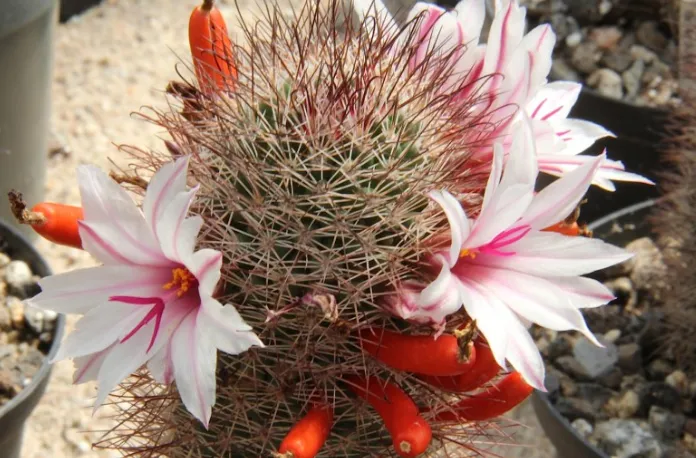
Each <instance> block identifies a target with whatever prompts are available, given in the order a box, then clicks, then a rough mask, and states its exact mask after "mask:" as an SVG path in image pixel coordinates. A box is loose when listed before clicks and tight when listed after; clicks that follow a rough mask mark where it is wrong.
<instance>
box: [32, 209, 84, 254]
mask: <svg viewBox="0 0 696 458" xmlns="http://www.w3.org/2000/svg"><path fill="white" fill-rule="evenodd" d="M31 211H32V212H34V213H39V214H41V215H43V216H44V217H45V219H46V220H45V221H44V222H42V223H35V224H32V225H31V227H32V229H34V231H36V233H37V234H39V235H40V236H41V237H43V238H45V239H46V240H49V241H51V242H53V243H57V244H58V245H65V246H69V247H73V248H82V239H81V238H80V231H79V229H78V228H79V225H78V221H80V220H82V219H83V218H84V213H83V211H82V207H75V206H72V205H64V204H57V203H52V202H41V203H38V204H36V205H34V207H33V208H32V209H31Z"/></svg>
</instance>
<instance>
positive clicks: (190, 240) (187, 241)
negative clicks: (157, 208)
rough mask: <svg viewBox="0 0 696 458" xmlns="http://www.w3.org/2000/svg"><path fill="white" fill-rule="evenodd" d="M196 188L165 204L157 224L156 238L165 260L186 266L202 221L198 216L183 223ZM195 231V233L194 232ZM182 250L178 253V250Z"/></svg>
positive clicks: (178, 195)
mask: <svg viewBox="0 0 696 458" xmlns="http://www.w3.org/2000/svg"><path fill="white" fill-rule="evenodd" d="M197 191H198V188H197V187H196V188H193V189H191V190H190V191H188V192H181V193H179V194H177V195H175V196H174V197H173V198H172V200H171V201H170V202H169V203H167V204H166V207H165V209H164V210H163V211H162V212H161V214H160V216H159V219H158V224H157V238H158V240H159V242H160V246H161V248H162V252H163V253H164V255H165V256H167V258H169V259H171V260H175V261H177V262H181V263H182V264H186V262H187V261H188V260H190V258H191V256H193V249H194V247H195V245H196V238H197V237H198V231H199V230H200V227H201V225H202V224H203V220H202V219H201V217H200V216H197V217H194V219H193V220H189V221H191V222H189V223H185V221H186V215H187V214H188V210H189V207H190V206H191V202H193V199H194V198H195V196H196V192H197ZM194 231H195V232H194ZM180 248H181V249H182V251H180V250H179V249H180Z"/></svg>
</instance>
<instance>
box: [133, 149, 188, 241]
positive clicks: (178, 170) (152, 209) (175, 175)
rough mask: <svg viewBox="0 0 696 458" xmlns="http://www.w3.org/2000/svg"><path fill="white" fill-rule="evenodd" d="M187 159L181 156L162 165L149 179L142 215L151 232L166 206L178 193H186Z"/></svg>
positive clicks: (155, 229) (155, 227)
mask: <svg viewBox="0 0 696 458" xmlns="http://www.w3.org/2000/svg"><path fill="white" fill-rule="evenodd" d="M188 164H189V157H188V156H182V157H180V158H179V159H177V160H176V161H174V162H169V163H167V164H165V165H163V166H162V167H161V168H160V169H159V170H158V171H157V172H156V173H155V174H154V175H153V176H152V179H150V183H149V184H148V186H147V192H146V193H145V199H144V200H143V213H144V214H145V219H146V221H147V224H148V225H149V226H150V227H151V228H152V230H153V232H155V233H156V231H157V222H158V221H159V219H160V218H161V217H162V214H163V213H164V210H165V208H166V207H167V205H168V204H169V203H170V202H171V201H172V200H173V199H174V197H176V196H177V195H178V194H179V193H181V192H185V191H186V173H187V171H188Z"/></svg>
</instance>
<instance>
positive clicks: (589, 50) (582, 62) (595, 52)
mask: <svg viewBox="0 0 696 458" xmlns="http://www.w3.org/2000/svg"><path fill="white" fill-rule="evenodd" d="M601 57H602V52H601V51H600V50H599V48H598V47H597V45H596V44H595V43H593V42H591V41H585V42H583V43H580V44H578V46H576V47H575V49H573V53H572V54H571V56H570V63H571V64H572V65H573V67H575V68H576V69H577V70H579V71H581V72H582V73H593V72H595V71H601V70H597V63H598V62H599V60H600V59H601ZM591 77H592V76H590V78H591ZM587 84H590V85H591V86H594V85H592V84H591V83H590V82H589V78H588V83H587Z"/></svg>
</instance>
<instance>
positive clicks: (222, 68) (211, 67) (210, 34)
mask: <svg viewBox="0 0 696 458" xmlns="http://www.w3.org/2000/svg"><path fill="white" fill-rule="evenodd" d="M189 45H190V47H191V55H192V56H193V64H194V68H195V70H196V77H197V78H198V83H199V84H200V86H201V89H202V90H203V92H204V93H206V94H211V93H213V92H214V91H215V88H216V87H217V88H218V89H220V90H230V91H231V90H233V89H234V85H235V83H236V81H237V68H236V67H235V66H234V64H233V59H232V57H233V56H232V42H231V41H230V38H229V35H228V33H227V24H226V23H225V19H224V18H223V17H222V14H221V13H220V10H219V9H218V8H216V7H215V2H214V1H213V0H204V1H203V4H201V5H200V6H197V7H195V8H194V9H193V12H191V17H190V18H189Z"/></svg>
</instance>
